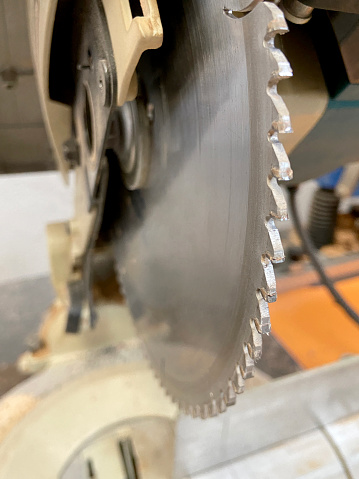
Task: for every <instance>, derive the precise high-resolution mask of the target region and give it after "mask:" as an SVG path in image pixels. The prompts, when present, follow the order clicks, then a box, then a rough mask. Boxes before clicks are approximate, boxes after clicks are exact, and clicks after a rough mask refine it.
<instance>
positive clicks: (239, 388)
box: [232, 364, 244, 394]
mask: <svg viewBox="0 0 359 479" xmlns="http://www.w3.org/2000/svg"><path fill="white" fill-rule="evenodd" d="M232 384H233V387H234V390H235V392H236V394H241V393H242V392H243V391H244V378H243V375H242V372H241V367H240V366H239V364H237V365H236V368H235V371H234V378H233V383H232Z"/></svg>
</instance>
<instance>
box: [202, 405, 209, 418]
mask: <svg viewBox="0 0 359 479" xmlns="http://www.w3.org/2000/svg"><path fill="white" fill-rule="evenodd" d="M208 417H210V414H209V405H208V404H203V405H202V407H201V418H202V419H207V418H208Z"/></svg>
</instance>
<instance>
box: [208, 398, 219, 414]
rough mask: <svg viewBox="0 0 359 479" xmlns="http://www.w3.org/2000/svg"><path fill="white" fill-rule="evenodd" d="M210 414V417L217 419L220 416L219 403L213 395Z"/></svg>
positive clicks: (209, 408)
mask: <svg viewBox="0 0 359 479" xmlns="http://www.w3.org/2000/svg"><path fill="white" fill-rule="evenodd" d="M208 414H209V417H215V416H218V414H219V410H218V406H217V402H216V400H215V399H214V397H213V395H212V397H211V401H210V403H209V406H208Z"/></svg>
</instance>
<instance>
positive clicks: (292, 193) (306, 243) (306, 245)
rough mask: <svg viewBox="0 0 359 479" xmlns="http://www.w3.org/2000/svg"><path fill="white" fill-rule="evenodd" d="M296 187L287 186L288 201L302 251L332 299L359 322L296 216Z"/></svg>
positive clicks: (358, 317)
mask: <svg viewBox="0 0 359 479" xmlns="http://www.w3.org/2000/svg"><path fill="white" fill-rule="evenodd" d="M297 189H298V188H297V187H296V186H291V187H289V188H288V191H289V201H290V206H291V209H292V215H293V222H294V227H295V229H296V232H297V234H298V236H299V238H300V240H301V242H302V246H303V250H304V252H305V253H306V254H307V255H308V256H309V258H310V261H311V262H312V264H313V266H314V268H315V270H316V272H317V273H318V275H319V277H320V279H321V282H322V283H323V285H324V286H325V287H326V288H327V289H328V291H329V292H330V294H331V295H332V296H333V298H334V301H335V302H336V303H337V304H339V306H341V307H342V308H343V309H344V311H345V312H346V313H347V314H348V315H349V316H350V317H351V318H352V319H353V320H354V321H355V322H356V323H357V324H359V316H358V314H357V313H356V312H355V311H354V310H353V309H352V308H351V307H350V306H349V304H348V303H347V302H346V301H345V299H344V298H343V296H342V295H341V294H340V293H339V291H338V290H337V289H336V287H335V286H334V283H333V281H332V280H331V279H330V278H329V276H328V275H327V274H326V272H325V270H324V268H323V266H322V264H321V262H320V260H319V258H318V254H317V252H316V250H315V247H314V246H313V243H312V241H311V239H310V237H309V235H308V233H307V232H306V230H305V229H304V228H303V226H302V224H301V222H300V220H299V216H298V209H297V203H296V199H295V197H296V192H297Z"/></svg>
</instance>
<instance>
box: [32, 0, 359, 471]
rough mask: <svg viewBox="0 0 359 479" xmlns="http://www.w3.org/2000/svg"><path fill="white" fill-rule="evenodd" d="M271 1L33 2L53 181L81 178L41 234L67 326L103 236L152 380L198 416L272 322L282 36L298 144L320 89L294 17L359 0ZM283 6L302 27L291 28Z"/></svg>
mask: <svg viewBox="0 0 359 479" xmlns="http://www.w3.org/2000/svg"><path fill="white" fill-rule="evenodd" d="M277 3H278V2H270V1H260V0H253V1H252V2H249V0H229V2H227V3H225V4H224V5H222V4H219V3H218V2H217V0H208V1H203V0H190V1H186V0H185V1H183V0H181V1H172V2H165V1H162V0H158V1H156V0H141V2H140V3H139V2H136V1H128V0H123V1H122V0H102V1H100V0H86V1H83V0H74V1H70V0H59V1H42V0H28V18H29V25H30V37H31V44H32V50H33V54H34V64H35V69H36V73H37V79H38V86H39V95H40V100H41V106H42V111H43V115H44V121H45V125H46V129H47V132H48V135H49V140H50V143H51V147H52V150H53V154H54V157H55V159H56V163H57V167H58V169H59V170H60V171H61V173H62V175H63V177H64V179H65V181H66V180H67V179H68V175H69V172H70V170H74V173H75V176H76V194H75V217H74V218H73V220H71V221H69V222H67V223H63V224H57V225H52V226H50V227H49V231H48V233H49V243H50V258H51V263H52V276H53V283H54V286H55V289H56V292H57V295H58V301H59V302H60V304H61V305H62V306H61V308H62V309H61V308H60V309H61V311H62V315H63V316H62V317H63V321H64V324H65V328H66V331H67V333H68V334H70V335H74V334H81V332H83V331H85V330H86V329H88V328H95V329H96V326H97V322H98V317H97V316H98V313H97V312H96V309H95V307H94V304H93V303H94V301H93V297H92V276H93V271H92V268H93V261H92V259H93V254H94V250H95V248H96V246H98V244H99V243H101V244H104V243H105V244H107V245H111V247H113V252H114V253H113V258H114V263H115V268H116V272H117V277H118V282H119V284H120V287H121V290H122V292H123V294H124V296H125V297H126V301H127V305H128V307H129V309H130V311H131V315H132V318H133V322H134V324H135V326H136V330H137V334H138V335H139V337H140V338H141V341H143V343H144V344H145V346H146V351H147V355H148V358H149V360H150V363H151V365H152V367H153V368H154V370H155V372H156V375H157V376H158V379H159V381H160V383H161V384H162V385H163V386H164V388H165V390H166V392H167V393H168V394H169V395H170V397H171V398H173V399H174V401H175V402H176V403H177V404H178V406H179V407H180V409H181V410H182V411H183V412H185V413H187V414H189V415H191V416H193V417H201V418H203V419H205V418H208V417H212V416H217V415H218V414H219V413H223V412H225V411H226V409H227V407H228V406H231V405H233V404H235V402H236V397H237V395H238V394H239V393H242V392H243V390H244V383H245V380H246V379H247V378H251V377H252V376H253V372H254V365H255V362H256V361H257V360H258V359H259V358H260V357H261V351H262V335H263V334H269V332H270V317H269V307H268V304H269V303H271V302H273V301H276V299H277V297H276V281H275V275H274V268H273V265H275V264H277V263H281V262H283V261H284V259H285V258H284V251H283V247H282V244H281V240H280V236H279V232H278V229H277V227H276V221H284V220H286V219H287V217H288V212H287V206H286V201H285V197H284V194H283V192H282V189H281V187H280V184H279V182H281V181H293V180H292V169H291V166H290V163H289V160H288V156H287V153H286V151H285V148H284V146H283V141H282V140H283V138H284V137H283V134H287V133H291V132H292V125H291V119H290V116H289V112H288V108H287V106H286V104H285V102H284V101H283V98H282V97H281V95H280V94H279V93H278V83H279V81H280V80H282V79H288V78H290V77H291V76H292V68H291V66H290V64H289V62H288V61H287V59H286V57H285V55H284V53H283V51H282V48H283V50H286V51H288V52H290V51H292V52H294V53H293V60H294V61H293V64H295V63H296V62H297V61H298V65H299V68H298V77H299V80H295V79H294V80H293V87H291V86H290V85H291V84H290V82H288V85H289V86H288V87H283V94H285V95H284V96H285V97H286V98H288V104H290V105H291V106H292V107H293V113H294V119H293V122H294V123H297V124H298V132H297V133H295V134H294V135H293V137H292V139H289V140H284V142H285V143H287V145H288V151H290V152H294V153H293V155H294V156H295V152H296V151H297V150H298V148H300V147H301V145H302V143H301V142H302V140H303V139H304V138H305V137H306V136H308V135H309V134H310V132H313V131H315V128H316V127H317V126H318V125H320V121H321V120H322V119H323V118H324V119H325V118H326V116H325V115H326V111H327V110H328V102H329V100H328V99H329V93H328V88H327V86H326V83H325V80H326V78H324V76H323V74H322V73H321V71H320V66H319V65H320V64H321V61H320V58H319V57H320V54H319V53H318V54H316V53H315V52H316V50H315V48H314V47H313V45H314V43H315V39H313V37H312V35H311V33H310V32H309V30H308V29H307V30H305V28H306V27H305V26H302V25H301V24H306V23H308V21H309V20H310V18H311V16H312V12H313V7H315V8H319V9H324V10H342V11H344V12H350V13H353V12H354V13H359V7H358V2H350V1H343V2H335V1H334V0H323V1H322V2H321V1H319V0H317V1H316V0H313V1H312V0H305V1H304V2H299V1H298V0H293V1H290V0H288V1H286V2H283V4H280V5H278V4H277ZM285 16H287V18H288V19H289V20H290V21H291V22H294V23H297V24H300V26H295V25H293V27H292V28H293V34H292V32H291V33H290V34H289V35H287V36H288V41H287V42H286V41H285V40H284V39H283V40H282V37H281V36H282V35H283V34H285V33H287V31H288V26H287V23H286V19H285ZM314 17H315V16H314V15H313V20H311V22H313V23H315V22H317V21H318V22H319V21H320V22H322V20H323V19H322V18H320V19H319V20H318V19H316V18H314ZM318 18H319V17H318ZM325 21H326V22H327V23H326V25H328V22H329V20H328V19H326V20H325ZM332 23H333V22H332ZM334 23H335V22H334ZM310 24H311V23H310V22H309V23H308V25H310ZM334 30H335V28H334ZM302 46H303V50H301V47H302ZM295 51H296V53H295ZM307 53H308V58H304V59H303V57H304V56H305V55H307ZM298 58H299V60H298ZM348 61H349V60H348ZM308 71H311V72H312V73H311V75H309V77H308V75H307V73H308ZM295 73H297V72H296V71H295ZM347 79H348V78H347ZM291 81H292V80H291ZM308 82H309V83H310V82H311V88H308ZM355 82H356V80H355V79H354V80H353V79H352V78H351V79H349V80H348V82H347V83H348V84H350V85H351V86H352V87H355V86H357V85H355ZM313 85H314V86H313ZM293 90H294V92H293ZM313 91H314V92H315V94H314V95H313ZM297 92H299V95H298V93H297ZM308 92H309V93H308ZM353 92H354V89H352V90H351V93H350V94H351V95H354V94H356V90H355V93H353ZM341 94H342V91H341ZM332 98H333V95H332ZM330 101H334V100H330ZM341 101H342V102H343V101H344V102H345V101H348V100H347V99H344V100H341ZM350 101H352V100H350ZM303 105H305V107H306V108H307V109H306V110H305V114H306V116H305V114H304V120H303V111H302V110H303ZM341 106H342V107H343V110H344V109H345V106H346V105H341ZM355 107H356V106H355ZM352 112H353V106H351V113H352ZM349 115H350V114H349ZM346 118H347V117H346ZM348 118H349V117H348ZM347 121H348V123H349V119H348V120H347ZM355 141H356V142H357V138H356V139H355V140H353V142H352V146H351V148H352V149H354V146H353V144H354V145H355ZM309 144H310V143H309ZM344 156H345V155H344ZM308 158H309V156H308ZM350 158H352V157H351V155H350V153H348V154H347V155H346V156H345V158H344V157H343V156H342V157H341V158H338V159H337V161H338V162H339V163H341V164H342V163H345V162H346V161H350ZM332 163H333V162H332ZM331 166H333V165H332V164H331ZM325 168H326V167H325V166H322V169H325ZM302 169H303V168H302ZM309 170H310V168H309V167H308V168H307V170H306V171H305V173H302V172H301V177H300V180H302V179H303V178H304V177H305V176H307V177H308V176H310V173H308V171H309ZM132 387H133V386H132V385H131V388H132ZM173 415H174V413H173V411H172V410H170V409H169V412H168V417H172V416H173ZM121 447H125V446H121ZM90 477H92V476H90ZM131 477H132V476H131Z"/></svg>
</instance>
